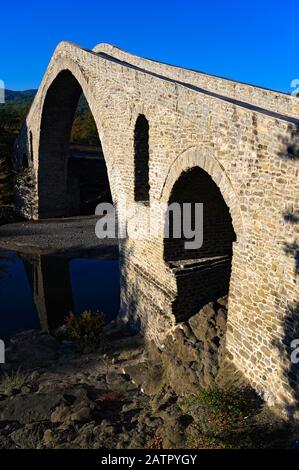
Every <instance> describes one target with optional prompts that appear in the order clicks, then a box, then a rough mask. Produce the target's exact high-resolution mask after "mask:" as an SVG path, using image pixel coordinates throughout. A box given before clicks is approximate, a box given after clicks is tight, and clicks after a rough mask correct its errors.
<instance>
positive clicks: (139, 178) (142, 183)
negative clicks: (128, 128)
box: [134, 114, 150, 202]
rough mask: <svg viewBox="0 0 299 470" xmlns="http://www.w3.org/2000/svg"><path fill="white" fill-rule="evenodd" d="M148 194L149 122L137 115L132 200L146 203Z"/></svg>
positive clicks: (143, 116)
mask: <svg viewBox="0 0 299 470" xmlns="http://www.w3.org/2000/svg"><path fill="white" fill-rule="evenodd" d="M149 193H150V185H149V121H148V119H147V118H146V117H145V115H144V114H139V115H138V117H137V119H136V122H135V127H134V199H135V201H136V202H140V201H142V202H148V201H149Z"/></svg>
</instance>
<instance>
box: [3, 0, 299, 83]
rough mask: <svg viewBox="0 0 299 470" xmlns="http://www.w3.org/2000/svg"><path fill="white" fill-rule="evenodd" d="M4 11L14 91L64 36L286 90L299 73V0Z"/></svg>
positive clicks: (114, 3) (53, 5) (31, 4)
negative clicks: (103, 43) (298, 50)
mask: <svg viewBox="0 0 299 470" xmlns="http://www.w3.org/2000/svg"><path fill="white" fill-rule="evenodd" d="M0 15H1V23H0V51H1V54H0V59H1V60H0V79H2V80H4V82H5V84H6V87H7V88H9V89H13V90H24V89H29V88H36V87H38V85H39V83H40V80H41V78H42V76H43V74H44V72H45V69H46V67H47V64H48V62H49V60H50V57H51V55H52V53H53V51H54V49H55V46H56V45H57V43H58V42H59V41H61V40H69V41H73V42H75V43H77V44H79V45H81V46H83V47H87V48H92V47H93V46H94V45H95V44H98V43H100V42H109V43H112V44H115V45H117V46H119V47H121V48H123V49H126V50H128V51H130V52H133V53H135V54H138V55H142V56H146V57H150V58H154V59H157V60H160V61H164V62H169V63H172V64H176V65H181V66H184V67H189V68H193V69H197V70H201V71H204V72H207V73H211V74H215V75H220V76H223V77H228V78H232V79H235V80H240V81H243V82H248V83H253V84H256V85H259V86H264V87H267V88H273V89H277V90H281V91H285V92H288V91H290V81H291V80H292V79H295V78H299V61H298V53H297V49H298V47H297V46H298V42H299V41H298V34H299V2H298V1H296V0H294V1H292V2H290V1H284V2H283V1H276V0H272V1H269V0H265V1H263V0H260V1H257V0H250V1H243V0H238V1H237V0H223V1H219V0H205V1H203V0H197V1H196V0H151V1H147V0H123V1H120V0H106V1H103V0H82V1H78V0H73V1H69V0H51V1H46V0H44V4H42V2H41V1H39V2H37V1H30V0H27V1H26V0H24V1H14V0H12V1H10V2H7V1H6V2H5V3H4V4H3V2H2V4H1V7H0Z"/></svg>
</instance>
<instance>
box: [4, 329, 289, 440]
mask: <svg viewBox="0 0 299 470" xmlns="http://www.w3.org/2000/svg"><path fill="white" fill-rule="evenodd" d="M6 360H7V363H6V365H5V366H2V367H3V370H2V376H1V378H0V448H13V449H15V448H40V449H43V448H58V449H60V448H84V449H85V448H111V449H113V448H154V449H163V448H164V449H166V448H222V447H241V448H242V447H245V448H246V447H249V448H252V447H262V448H289V447H292V446H293V445H294V441H295V439H296V429H295V428H294V427H292V426H291V425H290V424H287V423H286V422H284V421H283V420H282V419H280V418H278V417H275V415H273V414H272V413H271V411H270V410H269V409H268V408H267V407H265V406H264V405H262V404H261V403H257V402H253V401H252V398H249V400H250V408H248V409H247V408H246V412H245V414H244V413H243V408H242V406H243V405H242V403H244V402H243V398H242V400H241V401H240V400H239V398H238V399H237V401H236V402H234V403H235V410H236V411H238V409H239V408H240V410H239V411H240V415H238V414H233V415H230V413H228V410H227V411H226V412H224V410H223V409H222V408H221V406H220V405H219V403H218V402H217V396H216V395H215V394H214V395H213V400H214V401H211V396H209V392H208V394H206V395H202V396H201V398H200V396H199V395H197V394H193V395H190V396H187V397H186V396H185V397H179V396H178V395H177V394H176V393H175V392H174V390H173V389H172V388H171V387H169V386H163V388H162V389H160V390H159V391H157V392H156V393H155V394H152V395H149V394H148V393H146V392H145V390H144V388H143V385H142V383H140V382H138V380H136V377H134V371H135V373H136V371H138V370H144V369H146V368H147V367H151V368H152V367H153V365H149V364H148V362H147V361H148V356H147V353H146V347H145V344H144V341H143V338H142V337H141V336H139V335H136V334H135V335H134V334H133V333H132V332H130V331H129V330H127V329H120V328H119V327H116V326H115V327H112V328H111V326H109V327H108V330H107V341H106V347H105V350H103V351H101V352H92V351H91V350H90V349H89V348H88V347H85V348H84V349H82V348H80V347H79V346H78V345H77V344H76V343H73V342H70V341H65V340H63V341H62V340H58V339H57V338H54V337H52V336H49V335H47V334H45V333H42V332H37V331H30V332H25V333H21V334H19V335H17V336H16V337H14V338H13V339H12V342H11V347H10V348H9V350H8V351H7V354H6ZM182 380H183V378H182ZM213 393H214V392H213ZM202 397H205V398H204V399H202ZM207 397H208V400H207ZM228 397H229V395H225V394H223V395H222V398H221V400H222V402H223V404H224V405H225V403H226V401H227V400H229V398H228ZM244 399H245V398H244ZM246 400H247V398H246ZM211 403H212V404H213V406H214V407H215V406H216V405H217V403H218V405H217V406H216V413H215V409H214V408H213V407H212V408H211ZM248 403H249V402H246V407H247V404H248ZM219 406H220V408H219ZM217 407H218V408H217ZM244 410H245V409H244ZM207 413H208V414H207ZM236 419H237V421H235V420H236ZM225 420H229V423H228V424H229V427H228V428H227V423H226V421H225ZM232 420H234V421H232ZM234 424H237V428H235V427H234ZM215 426H216V427H217V429H216V431H215V430H214V434H213V435H212V434H211V432H212V429H213V427H215ZM228 429H229V430H230V434H227V430H228ZM223 430H224V432H226V434H225V435H223ZM217 432H218V438H217ZM221 433H222V434H221Z"/></svg>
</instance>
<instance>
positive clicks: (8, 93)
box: [5, 90, 37, 103]
mask: <svg viewBox="0 0 299 470" xmlns="http://www.w3.org/2000/svg"><path fill="white" fill-rule="evenodd" d="M36 92H37V90H25V91H12V90H5V102H6V103H13V102H14V103H31V102H32V101H33V98H34V96H35V94H36Z"/></svg>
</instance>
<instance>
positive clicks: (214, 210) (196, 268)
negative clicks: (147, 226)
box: [164, 167, 236, 321]
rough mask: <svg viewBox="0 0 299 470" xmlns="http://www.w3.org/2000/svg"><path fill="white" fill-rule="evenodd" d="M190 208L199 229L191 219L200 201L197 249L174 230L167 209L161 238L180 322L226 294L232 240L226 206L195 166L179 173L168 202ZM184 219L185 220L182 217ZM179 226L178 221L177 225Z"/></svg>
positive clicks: (181, 212)
mask: <svg viewBox="0 0 299 470" xmlns="http://www.w3.org/2000/svg"><path fill="white" fill-rule="evenodd" d="M172 203H177V205H178V206H179V207H180V209H181V211H180V216H179V217H181V222H182V217H183V215H185V212H184V209H183V204H184V203H189V204H190V207H191V215H192V216H191V228H192V230H194V229H195V230H196V232H197V233H198V230H200V227H199V226H198V223H197V224H196V221H197V222H198V220H196V219H195V204H196V203H202V208H203V243H202V245H201V246H200V247H199V248H196V249H190V248H188V247H186V243H185V242H186V241H188V240H187V238H188V237H185V236H184V233H183V230H182V233H181V236H180V237H177V234H175V231H174V225H173V224H174V217H176V215H175V213H174V215H173V216H172V212H171V211H170V216H169V236H168V237H165V240H164V258H165V261H166V263H167V264H168V266H169V267H170V268H171V270H172V271H173V272H174V273H175V276H176V280H177V289H178V294H177V298H176V299H175V301H174V304H173V312H174V314H175V316H176V319H177V321H184V320H187V319H188V318H190V317H191V316H192V315H194V314H195V313H197V312H198V311H199V310H200V309H201V308H202V307H203V306H204V305H205V304H207V303H208V302H211V301H215V300H217V299H219V298H220V297H222V296H225V295H227V294H228V290H229V280H230V273H231V259H232V243H233V241H234V240H236V235H235V232H234V229H233V224H232V219H231V215H230V212H229V208H228V206H227V205H226V203H225V201H224V199H223V197H222V194H221V192H220V189H219V188H218V186H217V185H216V184H215V182H214V181H213V179H212V178H211V177H210V176H209V175H208V173H206V172H205V171H204V170H202V169H201V168H199V167H194V168H192V169H190V170H188V171H185V172H183V173H182V174H181V175H180V177H179V178H178V180H177V181H176V183H175V184H174V186H173V188H172V192H171V195H170V198H169V205H170V204H172ZM184 222H185V220H184ZM181 226H182V224H181Z"/></svg>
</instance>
